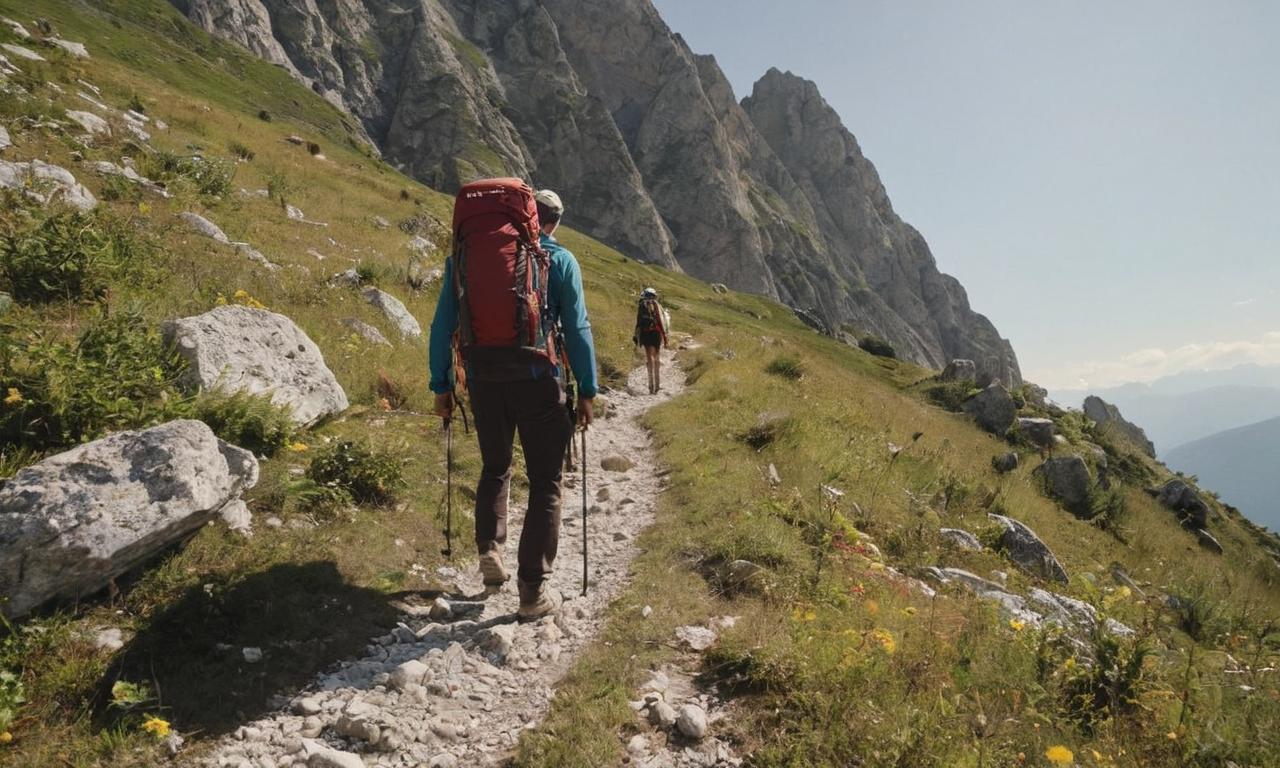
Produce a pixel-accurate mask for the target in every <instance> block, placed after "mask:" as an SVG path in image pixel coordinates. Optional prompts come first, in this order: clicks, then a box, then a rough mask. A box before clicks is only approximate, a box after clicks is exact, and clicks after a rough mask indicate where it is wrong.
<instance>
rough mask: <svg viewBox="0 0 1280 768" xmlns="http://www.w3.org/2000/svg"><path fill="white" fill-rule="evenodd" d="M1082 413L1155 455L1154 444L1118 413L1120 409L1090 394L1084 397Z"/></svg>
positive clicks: (1150, 454)
mask: <svg viewBox="0 0 1280 768" xmlns="http://www.w3.org/2000/svg"><path fill="white" fill-rule="evenodd" d="M1084 415H1085V416H1088V417H1089V418H1091V419H1093V420H1094V421H1095V422H1097V423H1098V426H1100V427H1102V428H1103V429H1104V430H1107V431H1114V432H1117V433H1119V434H1120V435H1122V436H1124V438H1125V439H1127V440H1128V441H1129V442H1131V443H1133V444H1134V445H1135V446H1137V447H1138V448H1139V449H1140V450H1141V451H1142V452H1143V453H1145V454H1147V455H1148V456H1151V457H1153V458H1154V457H1155V455H1156V446H1155V444H1154V443H1152V442H1151V441H1150V440H1149V439H1147V433H1146V432H1144V431H1142V427H1139V426H1138V425H1137V424H1134V423H1132V422H1130V421H1128V420H1127V419H1125V417H1124V416H1121V415H1120V409H1119V408H1117V407H1115V406H1114V405H1112V404H1111V403H1108V402H1107V401H1106V400H1103V399H1102V398H1100V397H1095V396H1094V395H1090V396H1088V397H1086V398H1085V399H1084Z"/></svg>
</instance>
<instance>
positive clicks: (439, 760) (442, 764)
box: [427, 752, 458, 768]
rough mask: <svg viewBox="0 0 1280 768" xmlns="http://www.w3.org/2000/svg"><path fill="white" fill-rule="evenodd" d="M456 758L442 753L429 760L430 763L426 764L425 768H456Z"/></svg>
mask: <svg viewBox="0 0 1280 768" xmlns="http://www.w3.org/2000/svg"><path fill="white" fill-rule="evenodd" d="M457 765H458V758H456V757H454V756H453V755H451V754H449V753H448V752H443V753H441V754H439V755H436V756H435V757H433V758H431V762H429V763H427V768H457Z"/></svg>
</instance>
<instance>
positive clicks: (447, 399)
mask: <svg viewBox="0 0 1280 768" xmlns="http://www.w3.org/2000/svg"><path fill="white" fill-rule="evenodd" d="M435 412H436V415H437V416H439V417H440V418H442V419H451V418H453V393H452V392H444V393H442V394H439V395H436V406H435Z"/></svg>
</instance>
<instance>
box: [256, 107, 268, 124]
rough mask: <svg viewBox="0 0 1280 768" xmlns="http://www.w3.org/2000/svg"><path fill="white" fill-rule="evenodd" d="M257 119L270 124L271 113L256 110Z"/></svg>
mask: <svg viewBox="0 0 1280 768" xmlns="http://www.w3.org/2000/svg"><path fill="white" fill-rule="evenodd" d="M258 119H259V120H261V121H262V122H264V123H269V122H271V113H270V112H268V111H267V110H265V109H260V110H258Z"/></svg>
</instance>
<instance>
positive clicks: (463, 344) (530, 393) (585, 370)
mask: <svg viewBox="0 0 1280 768" xmlns="http://www.w3.org/2000/svg"><path fill="white" fill-rule="evenodd" d="M563 213H564V205H563V204H562V203H561V202H560V197H559V196H558V195H557V194H556V193H555V192H552V191H550V190H545V189H544V190H542V191H540V192H538V193H537V194H536V195H535V194H534V193H533V190H532V189H530V188H529V186H528V185H527V184H525V183H524V182H522V181H520V180H519V179H487V180H485V181H477V182H474V183H471V184H467V185H466V186H464V187H463V188H462V190H461V191H460V192H458V197H457V200H456V202H455V205H454V209H453V238H454V245H453V255H452V256H451V257H449V258H448V259H447V260H446V261H445V271H444V280H443V285H442V286H441V289H440V301H439V303H438V304H437V305H436V314H435V318H434V319H433V320H432V322H431V341H430V363H431V391H432V392H434V393H435V411H436V413H437V414H438V415H439V416H440V417H441V418H443V419H445V420H446V424H447V420H448V419H450V418H451V417H452V415H453V409H454V405H455V396H454V394H455V391H457V390H459V389H461V388H463V385H464V384H465V389H466V390H467V391H468V392H469V394H470V401H471V410H472V413H473V414H474V416H475V425H476V436H477V438H478V440H479V443H480V456H481V460H482V463H483V468H482V469H481V471H480V482H479V485H478V486H477V488H476V546H477V547H478V549H479V552H480V572H481V574H482V576H483V577H484V583H485V584H486V585H487V586H494V587H497V586H501V585H502V584H504V583H505V582H506V581H507V579H508V578H509V576H508V574H507V570H506V568H505V567H504V566H503V563H502V545H503V543H504V542H505V541H506V539H507V503H508V496H509V492H510V487H511V458H512V440H513V438H514V436H515V434H516V433H517V432H519V434H520V445H521V446H522V447H523V448H524V456H525V469H526V474H527V475H528V477H529V506H528V511H527V512H526V513H525V518H524V527H523V528H522V529H521V531H520V550H519V567H518V569H517V572H516V575H517V577H518V578H517V581H518V584H519V589H520V610H519V617H520V619H521V620H530V619H535V618H537V617H539V616H543V615H546V614H547V613H550V612H551V611H553V610H555V608H556V607H557V605H558V602H559V597H558V596H553V595H552V594H551V590H549V589H547V588H546V587H545V586H544V585H545V583H546V580H547V578H549V577H550V575H551V566H552V563H553V562H554V561H555V558H556V548H557V545H558V544H559V538H560V474H561V467H562V466H563V462H564V456H565V452H566V449H567V448H568V446H569V441H570V440H571V439H572V437H573V425H572V424H571V423H570V418H569V413H570V411H569V409H568V408H567V407H566V406H567V405H572V403H567V402H566V396H565V389H564V387H563V386H562V384H561V381H560V376H561V375H562V374H563V371H562V368H563V366H564V365H565V360H566V357H567V362H568V365H569V367H571V368H572V370H573V375H574V378H575V379H576V380H577V385H578V401H577V422H578V424H579V425H581V426H582V427H583V428H584V429H585V428H586V427H587V425H589V424H590V423H591V419H592V415H593V410H592V401H593V398H594V397H595V396H596V359H595V347H594V343H593V341H592V338H591V323H590V322H589V321H588V319H587V305H586V300H585V298H584V296H583V292H582V274H581V272H580V271H579V269H578V262H577V260H576V259H575V258H574V256H573V254H572V253H570V252H569V251H567V250H565V248H564V247H563V246H561V245H560V244H559V243H557V242H556V240H555V238H554V237H552V233H554V232H555V230H556V227H557V226H558V225H559V223H560V217H561V216H562V215H563Z"/></svg>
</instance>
